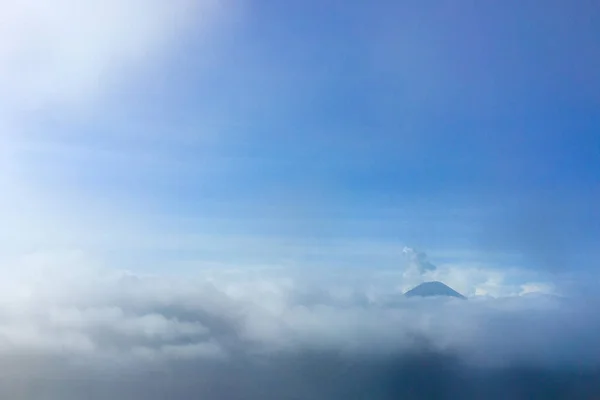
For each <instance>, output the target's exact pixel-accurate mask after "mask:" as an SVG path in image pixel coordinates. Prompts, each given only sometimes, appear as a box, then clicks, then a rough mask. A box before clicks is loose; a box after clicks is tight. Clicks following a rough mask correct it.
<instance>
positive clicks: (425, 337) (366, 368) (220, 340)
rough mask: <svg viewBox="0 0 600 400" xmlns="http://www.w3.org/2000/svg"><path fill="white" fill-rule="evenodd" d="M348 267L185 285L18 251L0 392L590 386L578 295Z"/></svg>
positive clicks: (243, 394) (585, 314)
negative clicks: (338, 275)
mask: <svg viewBox="0 0 600 400" xmlns="http://www.w3.org/2000/svg"><path fill="white" fill-rule="evenodd" d="M315 274H316V275H317V276H315ZM352 274H353V272H350V271H349V272H348V273H347V276H346V278H349V279H331V278H330V277H327V276H326V274H325V273H323V277H322V278H319V276H318V272H316V273H314V274H312V276H311V277H310V279H306V278H303V275H302V274H292V273H289V271H287V272H286V271H285V270H239V271H232V270H229V271H218V272H215V271H212V272H211V271H205V272H203V273H201V274H199V275H200V276H199V277H198V278H195V279H194V280H184V279H179V278H178V279H169V278H165V277H141V276H135V275H132V274H127V273H120V272H114V271H106V270H101V269H94V268H83V267H79V266H78V267H73V268H71V267H69V268H66V267H63V266H60V265H58V266H54V267H50V266H48V265H45V264H44V263H39V262H37V261H36V260H33V261H31V260H30V262H28V263H27V265H26V266H25V267H23V266H21V267H20V268H18V269H17V272H14V273H11V274H10V277H7V278H5V279H4V280H3V283H2V293H3V295H2V298H1V299H0V360H1V361H0V363H1V364H2V365H1V368H2V369H1V370H2V374H1V378H0V379H1V380H2V382H1V384H0V396H2V397H3V398H19V399H25V400H28V399H63V400H69V399H81V398H86V399H109V398H110V399H116V400H119V399H189V398H203V399H333V398H346V399H399V398H402V399H407V398H408V399H424V398H427V399H446V398H448V399H457V398H461V399H465V398H466V399H469V398H477V399H478V398H491V399H506V398H511V399H521V398H522V399H532V398H544V399H551V398H556V399H562V398H565V399H575V398H583V399H585V398H593V397H594V396H597V395H600V337H598V336H599V335H598V334H597V332H599V331H600V317H598V316H597V312H596V311H595V310H596V304H594V303H593V302H589V299H587V300H586V301H587V303H586V302H583V301H580V300H578V299H573V298H571V299H568V298H560V297H552V296H546V295H543V296H542V295H528V296H520V297H510V298H496V299H492V298H477V297H474V298H471V299H469V300H468V301H461V300H457V299H435V298H434V299H407V298H405V297H403V296H402V293H401V292H400V291H397V290H395V289H388V288H387V287H384V286H383V285H380V284H379V283H378V281H377V280H376V279H371V280H369V279H368V278H367V277H368V276H369V275H368V273H367V274H365V276H364V277H362V278H361V279H352V278H350V276H351V275H352Z"/></svg>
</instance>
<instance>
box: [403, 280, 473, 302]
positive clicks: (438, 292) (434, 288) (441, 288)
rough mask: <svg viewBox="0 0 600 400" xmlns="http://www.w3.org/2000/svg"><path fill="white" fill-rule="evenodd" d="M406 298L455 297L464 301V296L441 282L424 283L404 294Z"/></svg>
mask: <svg viewBox="0 0 600 400" xmlns="http://www.w3.org/2000/svg"><path fill="white" fill-rule="evenodd" d="M404 295H405V296H406V297H417V296H419V297H434V296H446V297H456V298H459V299H466V297H465V296H463V295H462V294H460V293H458V292H457V291H456V290H454V289H452V288H451V287H450V286H448V285H446V284H443V283H442V282H438V281H433V282H424V283H421V284H420V285H419V286H416V287H414V288H412V289H411V290H409V291H408V292H406V293H404Z"/></svg>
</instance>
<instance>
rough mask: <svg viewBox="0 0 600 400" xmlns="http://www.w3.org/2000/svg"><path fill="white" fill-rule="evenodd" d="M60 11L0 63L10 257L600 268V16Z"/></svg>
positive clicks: (33, 17) (485, 9) (516, 5)
mask: <svg viewBox="0 0 600 400" xmlns="http://www.w3.org/2000/svg"><path fill="white" fill-rule="evenodd" d="M91 3H94V4H95V3H96V2H91ZM98 4H99V3H98ZM96 5H97V4H96ZM54 6H55V7H54V8H53V9H52V11H53V12H51V13H50V12H48V10H45V11H44V10H42V11H40V10H37V11H38V14H35V13H33V14H32V13H28V12H31V10H29V11H27V10H26V9H25V8H23V7H20V6H18V5H13V6H12V9H10V6H8V7H9V11H12V12H13V13H12V14H11V13H9V14H8V15H12V16H13V17H14V18H15V20H16V21H21V22H23V23H15V24H14V26H12V27H11V26H9V27H8V28H5V29H8V32H9V33H11V35H9V36H10V37H11V38H13V39H2V44H8V46H2V47H0V71H4V72H5V74H4V76H5V78H4V79H2V80H0V83H2V84H3V85H5V87H7V88H8V90H3V94H2V95H0V105H3V108H4V109H5V110H6V112H5V116H4V117H3V123H2V127H3V131H4V132H5V133H4V135H2V136H0V138H1V141H2V142H1V143H2V144H3V147H4V148H5V149H6V151H5V152H4V155H3V158H4V168H3V173H2V176H0V177H1V178H2V180H0V184H2V185H3V186H4V192H5V193H10V194H9V195H8V196H7V197H6V198H5V199H4V200H3V203H2V204H1V205H2V206H3V212H2V214H0V215H4V219H5V220H6V221H10V222H9V223H7V224H6V225H5V228H4V232H2V233H3V235H2V237H4V238H5V245H4V246H3V247H4V250H3V251H4V252H5V253H6V254H9V253H10V254H12V253H18V252H31V251H54V250H55V249H78V250H82V251H85V252H87V253H90V254H93V255H94V257H97V258H99V259H101V260H104V262H107V263H112V264H115V263H116V264H117V265H118V266H121V267H124V268H129V269H133V270H137V271H142V272H144V271H152V272H156V271H169V272H171V271H173V270H175V271H177V270H182V271H184V270H185V271H189V270H190V269H193V268H194V267H193V265H196V264H195V263H200V264H202V263H211V264H221V263H223V264H228V265H230V264H235V265H242V264H251V265H257V264H284V265H287V264H293V265H317V266H324V265H337V266H350V265H352V266H355V265H385V266H393V265H395V264H397V263H398V262H399V260H400V259H401V257H402V254H401V250H402V247H403V246H404V245H410V246H415V247H417V248H419V249H422V250H425V251H427V252H428V253H429V254H430V255H431V256H432V257H433V259H434V261H435V262H436V263H444V262H452V263H456V262H464V263H469V262H479V263H486V265H494V266H497V265H500V266H503V265H505V266H506V267H507V268H508V266H511V267H512V266H517V267H519V268H523V269H534V270H540V269H541V270H544V271H547V270H549V271H571V270H574V269H576V270H585V271H588V272H589V271H594V269H593V268H595V266H596V265H597V263H598V261H599V260H600V253H599V251H598V249H597V246H596V243H598V240H599V239H600V211H599V208H598V206H597V204H600V202H599V201H600V186H599V184H600V133H599V132H600V113H599V112H598V110H600V72H599V71H600V47H599V46H598V45H597V38H598V37H600V27H599V26H598V24H597V23H595V21H597V20H598V17H600V7H598V6H597V5H595V4H594V2H591V1H590V2H588V1H585V2H568V1H558V0H552V1H544V2H542V1H525V2H523V1H504V2H479V3H474V2H461V3H460V4H457V3H456V2H448V1H438V2H422V1H406V2H400V3H399V2H378V3H377V4H371V3H369V4H367V3H360V2H349V3H341V2H318V1H306V2H296V3H294V4H292V3H289V2H279V3H273V2H270V3H267V2H258V1H257V2H251V1H248V2H230V1H223V2H218V3H217V2H210V1H197V2H190V1H184V0H177V1H175V2H173V3H169V5H166V3H165V4H163V3H161V2H158V1H152V2H148V3H144V4H142V3H138V2H135V1H132V2H131V3H126V5H123V4H120V2H116V1H115V2H108V3H107V4H105V5H104V6H102V7H104V8H102V10H105V12H104V13H103V14H102V15H101V16H100V17H98V16H97V15H96V14H97V12H95V11H94V10H95V9H94V8H93V7H90V8H89V9H85V8H84V9H82V10H73V9H72V8H70V7H69V6H68V1H57V2H56V4H54ZM24 10H25V11H24ZM44 12H46V13H48V14H44ZM40 15H42V17H40ZM46 15H49V16H48V17H47V18H46V17H45V16H46ZM17 16H18V18H22V19H21V20H19V19H18V18H17ZM32 21H33V22H32ZM25 22H28V23H29V25H32V24H33V25H34V26H37V25H35V24H36V23H38V24H39V27H41V28H40V29H39V31H35V30H33V29H32V30H31V31H28V30H27V29H25V28H22V26H23V25H24V23H25ZM25 25H26V24H25ZM11 29H12V31H11ZM0 32H1V31H0ZM40 32H42V33H40ZM50 33H52V35H49V34H50ZM3 36H5V37H8V36H7V35H3ZM48 38H49V39H48ZM11 40H13V41H14V43H13V42H11ZM15 43H16V45H15ZM11 45H12V47H11ZM17 45H18V46H21V47H18V48H19V49H24V50H23V51H15V50H14V49H15V48H17V47H16V46H17ZM32 65H34V67H32ZM15 66H17V67H15ZM24 66H25V67H27V68H25V67H24ZM17 210H20V211H17ZM166 265H168V267H167V266H166Z"/></svg>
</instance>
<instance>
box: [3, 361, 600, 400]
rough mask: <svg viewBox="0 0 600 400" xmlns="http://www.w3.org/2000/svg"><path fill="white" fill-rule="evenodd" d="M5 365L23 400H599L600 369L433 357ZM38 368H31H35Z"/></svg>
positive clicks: (13, 394) (7, 392) (14, 393)
mask: <svg viewBox="0 0 600 400" xmlns="http://www.w3.org/2000/svg"><path fill="white" fill-rule="evenodd" d="M7 362H8V360H3V361H2V362H1V364H2V367H3V368H2V371H4V373H2V376H1V377H0V398H6V399H9V398H10V399H22V400H38V399H44V400H76V399H77V400H79V399H82V398H85V399H89V400H100V399H102V400H104V399H111V400H125V399H127V400H137V399H140V400H142V399H143V400H159V399H161V400H162V399H170V400H178V399H181V400H183V399H185V400H187V399H203V400H213V399H214V400H223V399H228V400H238V399H239V400H253V399H261V400H262V399H274V400H279V399H281V400H285V399H296V400H301V399H302V400H321V399H322V400H326V399H327V400H330V399H347V400H367V399H369V400H388V399H389V400H392V399H394V400H396V399H403V400H411V399H419V400H421V399H467V400H468V399H492V400H494V399H515V400H519V399H528V400H531V399H545V400H546V399H547V400H553V399H570V400H572V399H598V398H600V369H595V370H591V369H588V370H585V371H584V370H577V369H569V368H564V369H562V370H558V369H554V370H551V369H544V368H534V367H529V368H527V367H512V368H505V369H481V368H479V369H478V368H468V367H466V366H464V365H463V364H462V363H461V362H460V361H459V359H458V358H456V357H454V356H451V355H446V354H440V353H435V352H427V351H425V352H420V353H415V354H410V355H398V356H378V357H375V356H365V357H357V356H345V355H341V354H335V353H330V352H317V351H309V352H297V353H295V354H287V355H285V356H282V355H272V356H262V357H240V358H238V359H235V360H229V361H226V362H223V361H222V362H216V361H212V362H199V361H193V362H192V361H187V362H183V361H178V362H173V363H171V364H170V365H168V366H166V365H165V366H163V367H161V368H156V369H152V370H151V369H147V370H146V371H144V372H142V371H139V370H138V371H136V372H129V373H126V372H124V371H120V372H117V371H115V370H113V371H110V370H101V371H102V372H99V371H96V372H92V371H90V370H86V369H82V368H76V369H70V370H69V371H67V370H66V369H62V367H61V366H60V365H53V361H51V360H50V361H48V360H46V361H44V362H37V361H36V360H35V359H29V361H28V363H31V364H29V366H28V365H23V364H22V365H21V371H13V373H10V374H6V371H10V365H8V364H7ZM33 365H35V367H33V368H30V367H32V366H33Z"/></svg>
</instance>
